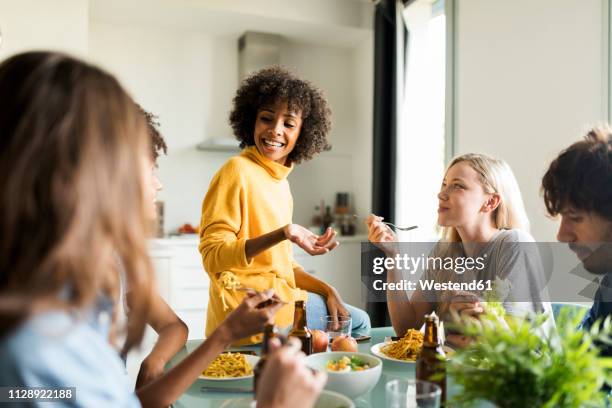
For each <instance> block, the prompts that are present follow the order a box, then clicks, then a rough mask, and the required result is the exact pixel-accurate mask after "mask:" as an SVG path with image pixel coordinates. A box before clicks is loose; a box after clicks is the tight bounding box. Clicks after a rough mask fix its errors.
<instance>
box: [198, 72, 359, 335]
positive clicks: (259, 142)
mask: <svg viewBox="0 0 612 408" xmlns="http://www.w3.org/2000/svg"><path fill="white" fill-rule="evenodd" d="M233 102H234V106H233V109H232V112H231V113H230V124H231V126H232V129H233V131H234V135H235V136H236V138H237V139H238V140H239V141H240V146H241V147H242V148H243V151H242V153H241V154H240V155H239V156H235V157H233V158H231V159H230V160H229V161H227V162H226V163H225V164H224V165H223V167H222V168H221V169H220V170H219V171H218V172H217V174H216V175H215V176H214V177H213V179H212V182H211V184H210V187H209V189H208V192H207V194H206V197H205V198H204V202H203V204H202V220H201V225H200V246H199V249H200V253H201V254H202V259H203V262H204V267H205V268H206V271H207V273H208V274H209V276H210V278H211V286H210V300H209V305H208V315H207V322H206V335H208V334H209V333H211V332H212V331H213V330H214V329H215V328H216V327H217V326H218V325H219V324H221V322H222V321H223V319H224V318H225V316H226V315H227V314H228V313H229V312H230V311H231V310H233V309H234V308H236V307H237V305H238V304H239V303H240V301H241V299H242V297H243V296H244V295H243V294H242V292H241V291H238V290H235V289H237V288H236V286H237V285H240V286H241V287H243V288H253V289H255V290H257V291H263V290H266V289H274V291H275V293H276V294H277V295H278V297H279V298H280V300H281V301H283V302H286V303H287V305H286V306H284V307H283V308H281V309H280V310H279V312H278V313H277V315H276V324H277V325H279V326H280V327H286V326H289V325H291V323H292V322H293V313H294V307H293V305H294V302H295V301H297V300H304V301H305V300H307V299H308V302H307V306H306V307H307V312H306V313H307V319H308V320H307V325H308V327H309V328H311V329H317V328H319V329H324V327H322V326H323V325H322V320H321V316H324V315H328V314H329V315H331V316H334V318H335V319H337V317H338V316H351V318H352V323H353V327H352V328H353V333H356V334H365V333H367V332H368V331H369V328H370V320H369V317H368V315H367V314H366V313H365V312H363V311H362V310H359V309H357V308H354V307H351V306H348V305H345V304H344V303H343V302H342V299H341V297H340V295H339V294H338V291H336V289H334V288H333V287H332V286H330V285H328V284H326V283H325V282H322V281H320V280H318V279H316V278H315V277H313V276H311V275H309V274H308V273H306V272H305V271H304V269H303V268H302V267H301V266H300V265H299V264H298V263H296V262H295V260H294V259H293V254H292V246H291V243H292V242H293V243H295V244H297V245H299V246H300V247H301V248H303V249H304V250H305V251H306V252H308V253H309V254H311V255H322V254H325V253H327V252H329V251H331V250H333V249H334V248H336V246H338V242H336V240H335V239H334V238H335V235H336V233H335V232H334V231H333V230H332V229H331V228H329V229H328V230H327V231H325V233H324V234H323V235H316V234H314V233H312V232H311V231H309V230H308V229H306V228H304V227H302V226H300V225H297V224H294V223H293V222H292V215H293V198H292V196H291V191H290V188H289V183H288V181H287V176H288V175H289V173H290V172H291V171H292V170H293V168H294V166H295V165H296V164H299V163H301V162H303V161H307V160H310V159H312V158H313V157H314V156H315V155H316V154H318V153H320V152H321V151H323V150H329V149H330V145H329V143H328V142H327V135H328V134H329V131H330V128H331V121H330V116H331V111H330V109H329V107H328V105H327V101H326V100H325V98H324V96H323V94H322V92H321V91H320V90H319V89H317V88H316V87H314V86H313V85H312V84H311V83H310V82H308V81H304V80H302V79H300V78H297V77H296V76H294V75H293V74H291V73H290V72H289V71H287V70H286V69H284V68H281V67H271V68H267V69H263V70H261V71H258V72H256V73H255V74H254V75H252V76H251V77H249V78H247V79H246V80H245V81H244V82H243V83H242V85H241V86H240V88H239V89H238V91H237V93H236V96H235V97H234V101H233ZM236 278H237V279H236ZM231 280H233V282H234V284H233V285H232V284H231V282H230V281H231ZM307 292H310V293H307ZM260 340H261V339H260V337H259V336H252V337H250V338H245V339H243V340H242V341H241V342H239V343H240V344H250V343H256V342H259V341H260Z"/></svg>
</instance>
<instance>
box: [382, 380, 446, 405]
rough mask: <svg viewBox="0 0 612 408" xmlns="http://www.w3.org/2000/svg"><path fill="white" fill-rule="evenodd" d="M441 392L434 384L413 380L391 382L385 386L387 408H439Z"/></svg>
mask: <svg viewBox="0 0 612 408" xmlns="http://www.w3.org/2000/svg"><path fill="white" fill-rule="evenodd" d="M441 396H442V390H441V389H440V387H439V386H437V385H436V384H433V383H430V382H427V381H421V380H415V379H397V380H391V381H389V382H388V383H387V385H386V386H385V397H386V401H387V404H386V407H387V408H440V399H441Z"/></svg>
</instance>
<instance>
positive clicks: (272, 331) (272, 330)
mask: <svg viewBox="0 0 612 408" xmlns="http://www.w3.org/2000/svg"><path fill="white" fill-rule="evenodd" d="M276 336H277V331H276V327H275V326H274V325H273V324H266V326H265V327H264V332H263V342H262V343H261V358H260V359H259V361H258V362H257V364H256V365H255V368H253V389H254V391H255V393H257V383H258V381H259V376H260V375H261V373H262V371H263V369H264V366H265V365H266V361H267V360H268V352H269V351H270V345H269V342H270V339H273V338H274V337H276Z"/></svg>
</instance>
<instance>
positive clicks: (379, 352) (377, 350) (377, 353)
mask: <svg viewBox="0 0 612 408" xmlns="http://www.w3.org/2000/svg"><path fill="white" fill-rule="evenodd" d="M390 343H392V342H382V343H378V344H375V345H373V346H372V347H371V348H370V351H371V352H372V354H374V355H375V356H376V357H380V358H382V359H383V360H389V361H396V362H398V363H404V364H415V363H416V361H410V360H400V359H399V358H393V357H389V356H388V355H386V354H385V353H383V352H382V350H381V348H382V347H383V346H385V345H387V344H390Z"/></svg>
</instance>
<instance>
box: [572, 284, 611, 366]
mask: <svg viewBox="0 0 612 408" xmlns="http://www.w3.org/2000/svg"><path fill="white" fill-rule="evenodd" d="M611 315H612V274H610V273H608V274H606V275H605V276H604V277H603V279H602V280H601V282H600V283H599V288H597V292H595V298H594V299H593V305H592V306H591V309H590V310H589V312H588V313H587V315H586V316H585V317H584V320H583V321H582V323H581V324H580V327H581V328H582V329H584V330H589V329H590V328H591V327H592V326H593V324H594V323H595V322H596V321H597V320H599V319H601V320H602V321H603V320H604V319H605V318H606V317H608V316H611ZM598 346H599V347H600V348H601V354H602V355H604V356H612V347H610V346H606V345H603V344H598Z"/></svg>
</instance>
